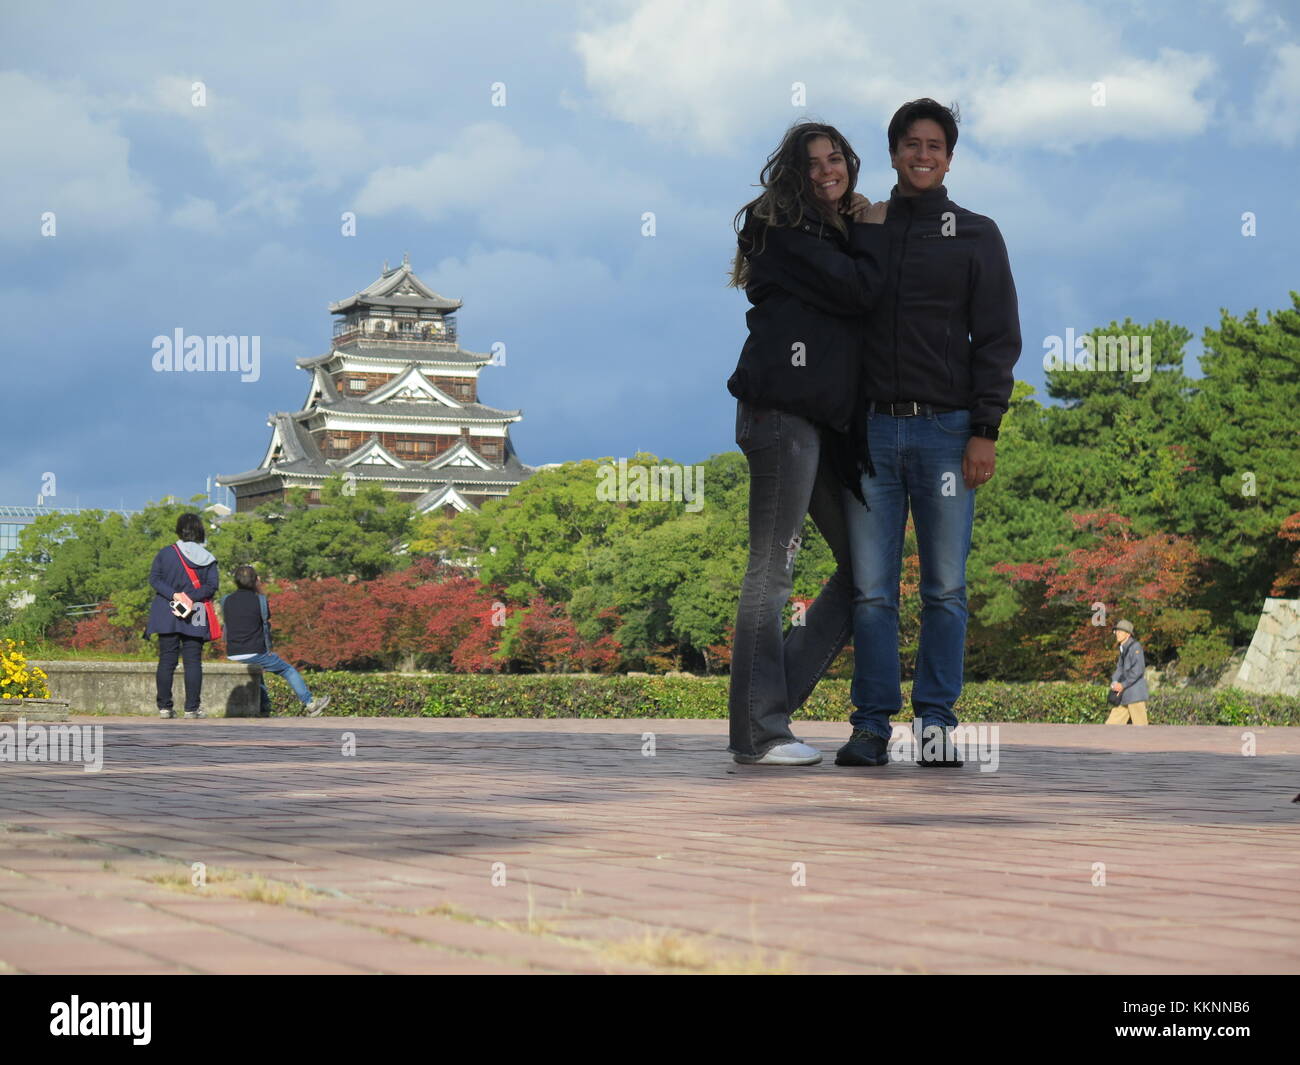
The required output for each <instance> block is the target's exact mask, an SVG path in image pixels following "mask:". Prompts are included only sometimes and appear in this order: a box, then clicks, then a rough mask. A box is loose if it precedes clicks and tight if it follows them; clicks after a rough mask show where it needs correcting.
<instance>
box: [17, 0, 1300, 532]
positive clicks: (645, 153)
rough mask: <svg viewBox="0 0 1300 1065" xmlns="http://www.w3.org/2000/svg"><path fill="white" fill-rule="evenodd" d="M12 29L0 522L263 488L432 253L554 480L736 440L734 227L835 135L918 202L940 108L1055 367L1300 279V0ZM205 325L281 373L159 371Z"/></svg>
mask: <svg viewBox="0 0 1300 1065" xmlns="http://www.w3.org/2000/svg"><path fill="white" fill-rule="evenodd" d="M922 10H923V11H924V17H922V15H921V12H922ZM0 39H4V40H5V41H6V42H7V43H8V45H9V47H7V48H6V49H5V52H6V58H5V59H4V61H3V66H0V100H2V101H3V103H4V107H3V108H0V138H2V140H3V143H4V144H5V145H6V148H7V150H6V153H5V155H6V165H5V166H4V167H3V168H0V288H2V289H3V297H4V306H5V308H6V311H7V316H6V317H7V320H8V322H9V326H8V328H7V336H6V344H5V349H4V359H5V366H4V376H3V380H4V395H5V398H4V404H3V412H4V413H3V444H4V455H5V461H4V462H3V463H2V464H0V503H7V504H19V503H34V502H35V501H36V496H37V494H38V493H39V492H40V491H41V487H42V480H43V477H44V475H45V474H46V473H54V474H55V475H56V478H57V496H56V497H55V498H53V499H50V500H48V502H49V503H51V504H56V505H63V506H70V505H75V504H78V503H79V504H80V505H82V506H111V507H116V506H119V505H123V504H125V505H126V506H127V507H138V506H140V505H142V504H143V503H144V502H145V501H146V500H149V499H157V498H159V497H160V496H162V495H164V494H168V493H171V494H176V495H180V496H188V495H189V494H191V493H193V492H195V491H202V490H203V488H204V481H205V479H206V478H207V477H208V476H210V475H214V474H217V473H236V472H240V471H243V470H246V469H250V468H252V467H253V466H255V465H256V464H257V463H258V461H259V460H260V459H261V457H262V454H263V452H264V449H265V447H266V444H267V441H268V439H269V434H270V430H269V429H268V428H267V427H266V424H265V420H266V416H267V414H268V413H269V412H272V411H276V410H297V409H299V407H300V406H301V404H302V401H303V398H304V396H305V395H306V390H307V384H308V377H307V375H306V374H305V373H304V372H303V371H301V370H298V369H297V368H296V367H295V365H294V360H295V359H297V358H301V357H304V356H313V355H319V354H322V353H323V352H324V351H326V350H327V349H328V345H329V336H330V328H331V321H330V315H329V313H328V309H327V305H328V304H329V303H330V302H331V301H333V300H338V299H342V298H344V297H346V296H349V295H351V294H352V293H354V292H356V291H357V290H359V289H361V288H363V287H364V286H366V285H367V284H369V283H370V282H371V281H373V280H374V279H375V278H376V277H377V276H378V275H379V272H380V267H381V265H382V263H383V262H384V260H386V259H387V260H388V261H389V262H390V263H393V264H396V263H397V262H400V261H401V257H402V255H403V253H404V252H407V253H409V254H410V258H411V263H412V266H413V267H414V269H415V270H416V272H417V273H418V274H419V275H420V276H421V277H422V278H423V279H424V280H425V281H426V282H427V283H429V284H431V285H432V286H433V287H434V288H435V289H437V290H438V291H439V292H441V293H442V294H444V295H447V296H454V297H459V298H461V299H463V300H464V301H465V306H464V308H463V309H462V311H461V312H460V314H459V320H460V338H461V343H462V345H463V346H465V347H467V348H469V349H471V350H477V351H488V350H490V349H491V346H492V345H493V344H494V343H496V342H503V343H505V344H506V352H507V357H506V365H505V366H501V367H488V368H486V369H485V370H484V371H483V374H482V378H481V381H482V386H481V396H482V398H483V400H484V402H487V403H489V404H492V405H494V406H498V407H505V408H516V407H517V408H522V410H523V412H524V420H523V421H522V422H521V423H519V424H518V425H516V426H515V427H514V429H513V432H512V435H513V438H514V440H515V445H516V448H517V450H518V451H519V453H520V456H521V458H522V459H523V460H524V461H525V462H528V463H531V464H534V465H537V464H541V463H544V462H555V461H563V460H567V459H579V458H595V457H601V456H626V455H630V454H632V453H633V452H634V451H636V450H639V449H644V450H649V451H654V452H656V453H657V454H659V455H660V456H662V457H667V458H672V459H675V460H677V461H682V462H694V461H699V460H702V459H703V458H705V457H707V456H708V455H710V454H713V453H716V452H719V451H725V450H730V449H732V448H733V447H734V443H733V441H732V439H731V433H732V430H733V428H734V401H733V400H732V399H731V397H730V396H729V395H728V394H727V392H726V389H725V381H726V379H727V377H728V375H729V374H730V372H731V370H732V368H733V366H734V364H735V360H736V355H737V353H738V352H739V349H740V345H741V343H742V341H743V339H744V336H745V331H744V317H743V315H744V311H745V309H746V306H747V304H746V303H745V301H744V297H743V295H741V294H739V293H736V292H734V291H732V290H730V289H727V288H726V287H725V286H724V275H725V271H726V269H727V266H728V264H729V260H730V256H731V251H732V248H733V239H734V238H733V236H732V232H731V220H732V216H733V214H734V213H735V211H736V209H737V208H738V207H739V206H740V205H741V204H742V203H743V202H745V201H746V200H747V199H748V198H749V197H750V196H751V195H752V191H751V186H752V184H753V183H754V182H755V181H756V179H757V175H758V171H759V169H760V168H761V166H762V163H763V161H764V159H765V158H766V156H767V154H768V152H769V151H771V149H772V148H773V147H774V145H775V144H776V143H777V141H778V140H779V139H780V136H781V133H782V132H783V131H784V129H785V128H786V126H787V125H788V124H789V123H790V122H792V121H794V120H795V119H797V118H800V117H803V116H806V115H811V116H814V117H817V118H820V119H823V120H825V121H828V122H831V123H833V124H835V125H837V126H838V127H839V128H840V129H841V130H843V131H844V133H845V134H846V136H848V137H849V139H850V141H851V142H852V143H853V145H854V147H855V149H856V150H857V152H858V154H859V155H860V156H861V157H862V159H863V171H862V175H861V179H860V182H859V189H860V191H862V192H864V193H865V194H866V195H868V196H869V197H871V198H872V199H878V198H882V197H884V196H886V195H887V194H888V192H889V189H890V187H891V186H892V184H893V172H892V170H890V169H889V167H888V157H887V152H886V145H885V127H886V125H887V123H888V120H889V117H890V115H891V114H892V113H893V111H894V109H895V108H896V107H897V106H898V105H899V104H901V103H903V102H904V101H906V100H909V99H912V98H915V97H918V96H926V95H929V96H934V97H936V98H938V99H940V100H942V101H944V102H949V101H957V102H958V103H959V104H960V105H961V109H962V114H963V121H962V126H961V136H960V140H959V142H958V145H957V149H956V153H955V155H954V158H953V165H952V170H951V172H950V174H949V175H948V180H947V185H948V189H949V192H950V194H951V196H952V197H953V199H954V200H956V201H957V202H958V203H960V204H961V205H962V206H965V207H968V208H970V209H972V210H975V211H978V212H980V213H982V214H987V215H990V216H991V217H993V218H994V219H995V220H996V221H997V222H998V224H999V226H1000V227H1001V229H1002V232H1003V234H1004V236H1005V238H1006V242H1007V246H1008V250H1009V253H1010V255H1011V262H1012V268H1013V270H1014V273H1015V276H1016V282H1017V287H1018V289H1019V295H1020V311H1021V322H1022V326H1023V330H1024V336H1025V353H1024V355H1023V356H1022V358H1021V362H1020V365H1019V367H1018V368H1017V377H1018V378H1020V379H1023V380H1026V381H1029V382H1030V383H1032V384H1034V385H1036V386H1038V387H1039V388H1040V389H1041V386H1042V383H1043V371H1042V352H1043V347H1042V343H1043V338H1044V337H1046V336H1048V335H1052V334H1056V335H1064V334H1065V331H1066V329H1067V328H1073V329H1075V331H1076V332H1084V331H1086V330H1088V329H1090V328H1093V327H1095V326H1098V325H1104V324H1106V323H1108V322H1110V321H1111V320H1121V321H1122V320H1123V319H1124V318H1125V317H1126V316H1127V317H1131V318H1132V319H1134V320H1135V321H1138V322H1149V321H1152V320H1154V319H1167V320H1170V321H1173V322H1177V323H1180V324H1182V325H1184V326H1186V327H1188V328H1189V329H1191V330H1192V332H1193V333H1194V334H1195V335H1196V337H1197V340H1196V341H1195V342H1194V343H1193V345H1192V346H1191V347H1190V349H1189V360H1188V367H1187V368H1188V370H1189V372H1192V373H1195V372H1196V362H1195V355H1196V353H1197V352H1198V351H1199V339H1200V336H1201V333H1202V331H1203V329H1204V328H1205V327H1206V326H1207V325H1215V324H1216V323H1217V322H1218V318H1219V311H1220V308H1226V309H1227V310H1228V311H1230V312H1232V313H1234V314H1241V313H1244V312H1245V311H1247V310H1249V309H1250V308H1259V309H1260V311H1261V313H1262V312H1264V311H1266V310H1269V309H1276V308H1279V307H1285V306H1289V304H1290V297H1289V296H1288V292H1289V291H1290V290H1291V289H1300V271H1298V270H1297V261H1298V259H1297V255H1296V252H1295V249H1296V247H1297V246H1300V239H1298V238H1300V222H1298V216H1300V203H1298V202H1297V199H1296V197H1297V185H1296V176H1297V173H1300V167H1298V166H1297V162H1298V158H1297V154H1298V153H1297V139H1298V138H1300V7H1297V5H1296V4H1295V3H1290V2H1288V3H1272V4H1270V3H1266V2H1263V0H1259V2H1247V0H1219V2H1213V0H1205V2H1200V3H1172V2H1171V3H1165V4H1157V3H1136V2H1133V3H1128V2H1108V3H1092V4H1082V3H1075V2H1071V0H1063V2H1061V3H1055V4H1052V5H1041V4H1038V3H1033V2H1027V0H989V2H985V3H980V4H970V3H969V2H967V0H962V2H949V0H933V2H931V3H928V4H927V5H925V7H924V8H923V9H921V8H916V7H915V6H907V5H903V6H899V5H893V4H889V5H886V4H877V3H841V2H838V0H826V2H824V3H821V4H819V5H818V6H817V8H816V10H815V11H813V10H811V9H808V8H800V9H796V7H795V6H794V4H792V3H787V2H781V0H693V2H676V0H672V2H669V0H662V2H640V3H601V4H596V3H592V4H561V3H556V4H545V5H533V4H523V3H519V4H506V3H494V2H480V3H475V4H470V5H466V4H454V5H443V4H436V3H435V4H430V3H408V2H404V0H393V2H390V3H387V4H385V5H383V6H382V8H359V7H357V6H356V5H354V4H347V5H345V4H336V3H312V4H266V3H260V4H251V3H239V2H236V3H224V4H222V5H219V6H216V7H215V9H214V10H212V11H204V12H199V13H197V14H196V13H192V12H190V11H188V10H184V9H183V7H178V6H177V5H170V4H131V3H123V4H114V5H100V4H89V3H76V2H74V3H67V4H63V5H60V7H59V8H58V10H57V12H56V11H55V10H54V9H51V8H49V7H47V6H45V5H33V6H31V7H29V8H27V9H25V10H15V9H14V6H13V5H6V10H5V11H3V13H0ZM195 82H201V83H202V86H203V91H204V92H205V94H206V106H202V107H196V106H194V104H193V85H194V83H195ZM795 82H800V83H802V84H803V85H804V86H805V87H806V104H804V105H803V106H795V105H792V102H791V87H792V85H793V83H795ZM1097 83H1101V84H1102V85H1104V86H1105V105H1104V106H1101V107H1098V106H1094V105H1093V103H1092V100H1093V99H1094V89H1093V86H1094V85H1095V84H1097ZM494 84H500V85H504V88H505V106H503V107H502V106H494V101H493V85H494ZM497 99H498V100H499V99H500V96H499V94H498V97H497ZM346 211H351V212H355V214H356V218H357V234H356V236H350V237H349V236H343V235H342V233H341V226H342V219H341V216H342V215H343V213H344V212H346ZM647 211H651V212H653V213H654V215H655V222H656V232H655V235H654V236H653V237H646V236H643V235H642V223H641V219H642V215H643V213H644V212H647ZM1247 211H1249V212H1253V213H1254V215H1255V217H1256V220H1257V221H1256V225H1257V235H1256V236H1254V237H1244V236H1243V235H1242V232H1241V229H1242V221H1241V218H1242V215H1243V213H1244V212H1247ZM45 212H53V213H54V218H55V223H56V227H57V228H56V234H55V235H54V236H43V235H42V233H41V225H42V216H43V214H44V213H45ZM176 328H183V329H184V330H185V332H186V333H188V334H197V335H207V334H221V335H227V334H236V335H257V336H260V337H261V354H262V366H261V376H260V378H259V379H258V380H257V381H249V382H245V381H241V380H240V379H239V377H238V376H237V375H233V374H231V375H224V376H221V375H214V374H204V373H189V374H186V373H180V374H176V373H172V374H166V373H156V372H155V371H154V370H153V368H152V356H153V349H152V346H151V344H152V339H153V338H154V337H155V336H158V335H160V334H171V333H172V332H173V330H175V329H176Z"/></svg>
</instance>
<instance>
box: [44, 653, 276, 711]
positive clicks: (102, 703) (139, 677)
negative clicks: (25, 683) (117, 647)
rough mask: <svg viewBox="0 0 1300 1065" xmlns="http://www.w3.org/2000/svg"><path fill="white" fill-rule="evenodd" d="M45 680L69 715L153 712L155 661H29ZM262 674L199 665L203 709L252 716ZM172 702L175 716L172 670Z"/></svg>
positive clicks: (179, 682) (178, 686)
mask: <svg viewBox="0 0 1300 1065" xmlns="http://www.w3.org/2000/svg"><path fill="white" fill-rule="evenodd" d="M31 665H33V666H39V667H40V668H41V669H43V670H44V671H45V673H46V675H47V676H48V678H49V685H50V695H51V696H52V697H53V698H55V699H63V700H65V701H66V702H67V703H68V705H69V709H70V711H71V712H72V713H74V714H85V713H109V714H140V715H142V716H147V717H153V716H156V715H157V713H158V705H157V704H158V700H157V694H156V693H157V687H156V682H155V680H154V677H155V676H156V674H157V672H158V663H157V662H93V661H78V660H72V659H70V660H66V661H55V662H49V661H44V662H38V661H35V660H32V661H31ZM261 676H262V671H261V670H260V669H258V668H257V667H256V666H246V665H243V664H241V663H239V662H207V661H205V662H204V663H203V697H202V706H203V709H204V710H205V711H206V712H207V713H208V714H209V715H210V716H212V717H257V715H258V712H259V710H260V706H261V699H260V694H259V681H260V680H261ZM172 703H173V705H174V706H175V708H176V716H177V717H179V716H180V715H181V714H182V713H183V712H184V709H185V673H184V670H183V669H182V668H181V667H180V666H177V668H176V672H175V674H174V679H173V681H172Z"/></svg>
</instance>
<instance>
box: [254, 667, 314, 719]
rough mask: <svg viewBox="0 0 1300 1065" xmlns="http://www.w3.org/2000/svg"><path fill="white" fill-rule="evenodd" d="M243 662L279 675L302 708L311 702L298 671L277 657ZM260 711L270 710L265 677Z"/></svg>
mask: <svg viewBox="0 0 1300 1065" xmlns="http://www.w3.org/2000/svg"><path fill="white" fill-rule="evenodd" d="M243 662H244V664H245V665H249V666H259V667H261V669H262V671H263V672H264V673H278V674H280V676H282V677H283V678H284V679H285V680H286V681H288V682H289V687H290V688H292V689H293V693H294V695H296V696H298V698H299V699H300V700H301V701H302V703H303V705H304V706H305V705H306V704H307V703H309V702H311V692H309V691H308V690H307V684H306V682H305V681H304V680H303V679H302V677H301V675H300V674H299V673H298V671H297V670H296V669H294V668H293V666H291V665H289V663H288V662H286V661H285V660H284V659H283V658H281V657H280V656H279V655H276V654H264V655H254V656H253V657H252V658H245V659H243ZM262 709H263V710H265V711H268V712H269V711H270V709H271V693H270V692H268V691H267V690H266V679H265V677H263V679H262Z"/></svg>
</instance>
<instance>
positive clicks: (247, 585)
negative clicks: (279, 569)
mask: <svg viewBox="0 0 1300 1065" xmlns="http://www.w3.org/2000/svg"><path fill="white" fill-rule="evenodd" d="M234 577H235V587H236V588H242V589H243V590H244V591H246V592H255V591H257V570H255V569H253V567H252V566H236V567H235V572H234Z"/></svg>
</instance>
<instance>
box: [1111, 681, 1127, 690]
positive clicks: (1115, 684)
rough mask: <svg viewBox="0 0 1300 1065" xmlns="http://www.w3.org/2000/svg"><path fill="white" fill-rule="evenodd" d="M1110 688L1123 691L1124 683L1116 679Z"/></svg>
mask: <svg viewBox="0 0 1300 1065" xmlns="http://www.w3.org/2000/svg"><path fill="white" fill-rule="evenodd" d="M1110 690H1111V691H1113V692H1122V691H1123V690H1124V685H1122V684H1121V683H1120V682H1119V681H1115V683H1113V684H1112V685H1111V686H1110Z"/></svg>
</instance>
